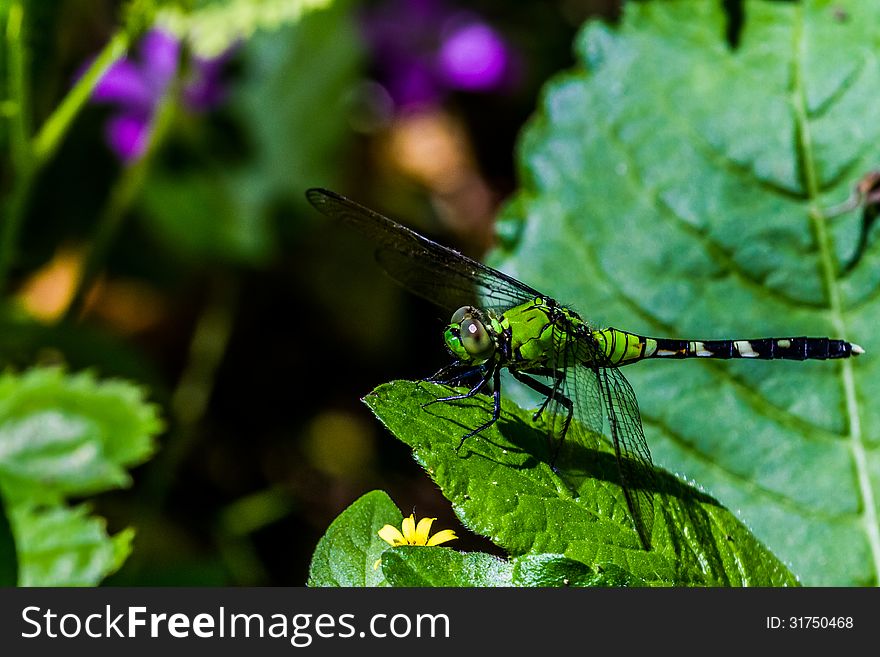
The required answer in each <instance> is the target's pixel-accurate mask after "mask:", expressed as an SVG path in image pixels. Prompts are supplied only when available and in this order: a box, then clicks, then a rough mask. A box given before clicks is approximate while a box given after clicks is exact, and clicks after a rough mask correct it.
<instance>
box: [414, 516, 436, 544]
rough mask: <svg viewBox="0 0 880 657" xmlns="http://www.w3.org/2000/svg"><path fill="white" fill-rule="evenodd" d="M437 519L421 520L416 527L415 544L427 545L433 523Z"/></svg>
mask: <svg viewBox="0 0 880 657" xmlns="http://www.w3.org/2000/svg"><path fill="white" fill-rule="evenodd" d="M436 519H437V518H422V519H421V520H419V525H418V527H416V533H415V537H414V544H415V545H426V544H427V543H428V534H430V533H431V525H433V524H434V521H435V520H436Z"/></svg>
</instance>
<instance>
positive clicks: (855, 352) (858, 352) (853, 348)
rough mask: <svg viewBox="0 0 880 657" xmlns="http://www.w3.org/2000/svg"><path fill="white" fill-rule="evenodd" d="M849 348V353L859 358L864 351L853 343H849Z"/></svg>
mask: <svg viewBox="0 0 880 657" xmlns="http://www.w3.org/2000/svg"><path fill="white" fill-rule="evenodd" d="M849 347H850V351H852V354H853V356H860V355H862V354H863V353H865V350H864V349H863V348H862V347H860V346H859V345H857V344H856V343H855V342H851V343H850V345H849Z"/></svg>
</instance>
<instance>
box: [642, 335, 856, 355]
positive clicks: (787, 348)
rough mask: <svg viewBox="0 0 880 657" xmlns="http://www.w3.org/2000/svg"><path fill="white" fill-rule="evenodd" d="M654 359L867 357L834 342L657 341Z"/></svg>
mask: <svg viewBox="0 0 880 657" xmlns="http://www.w3.org/2000/svg"><path fill="white" fill-rule="evenodd" d="M656 342H657V347H656V349H655V350H654V352H653V353H652V354H650V356H651V357H653V358H758V359H761V360H774V359H780V358H781V359H785V360H807V359H816V360H827V359H829V358H849V357H850V356H858V355H860V354H863V353H865V350H864V349H862V348H861V347H860V346H859V345H857V344H853V343H851V342H847V341H845V340H832V339H831V338H807V337H799V338H757V339H754V340H669V339H666V338H656Z"/></svg>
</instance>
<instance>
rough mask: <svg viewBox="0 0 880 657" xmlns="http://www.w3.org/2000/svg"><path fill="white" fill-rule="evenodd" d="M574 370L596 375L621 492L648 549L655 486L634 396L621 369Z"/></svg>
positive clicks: (651, 463)
mask: <svg viewBox="0 0 880 657" xmlns="http://www.w3.org/2000/svg"><path fill="white" fill-rule="evenodd" d="M577 369H578V370H585V371H589V372H591V373H593V374H594V375H595V376H597V377H598V380H599V388H600V390H601V393H602V397H603V399H604V401H605V403H604V408H605V414H606V415H607V417H608V425H609V429H610V430H611V439H612V443H613V444H614V451H615V452H616V454H617V465H618V466H619V467H620V480H621V483H622V485H623V494H624V495H625V496H626V503H627V506H629V510H630V513H632V517H633V520H634V521H635V525H636V530H637V531H638V533H639V538H641V539H642V545H643V546H644V548H645V549H646V550H650V549H651V530H652V528H653V526H654V491H655V490H656V488H657V485H656V483H655V474H654V464H653V462H652V461H651V452H650V450H649V449H648V442H647V441H646V440H645V432H644V430H643V429H642V419H641V416H640V415H639V404H638V402H637V401H636V395H635V393H634V392H633V389H632V387H631V386H630V385H629V382H628V381H627V380H626V379H625V378H624V376H623V374H621V372H620V370H619V369H617V368H616V367H614V366H613V365H610V364H609V365H608V366H606V367H599V368H598V369H596V370H595V371H594V370H590V369H589V368H587V367H586V366H582V365H579V366H578V368H577Z"/></svg>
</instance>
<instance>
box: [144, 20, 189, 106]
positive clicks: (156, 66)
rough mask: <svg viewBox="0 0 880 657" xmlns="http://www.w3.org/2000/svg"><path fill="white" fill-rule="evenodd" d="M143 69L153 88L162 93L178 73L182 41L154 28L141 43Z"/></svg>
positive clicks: (159, 93) (157, 92)
mask: <svg viewBox="0 0 880 657" xmlns="http://www.w3.org/2000/svg"><path fill="white" fill-rule="evenodd" d="M140 52H141V61H142V70H143V73H144V75H145V76H146V79H147V81H148V83H149V84H150V86H151V88H152V89H153V91H154V92H155V93H156V94H157V95H161V94H162V93H164V92H165V89H167V88H168V84H169V83H170V82H171V79H172V78H173V77H174V75H175V74H176V73H177V66H178V59H179V57H180V42H179V41H178V40H177V39H176V38H174V36H172V35H171V34H169V33H168V32H165V31H163V30H157V29H153V30H150V31H149V32H147V33H146V34H145V35H144V38H143V39H142V40H141V45H140Z"/></svg>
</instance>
